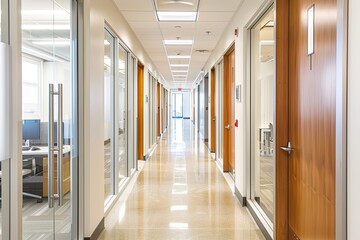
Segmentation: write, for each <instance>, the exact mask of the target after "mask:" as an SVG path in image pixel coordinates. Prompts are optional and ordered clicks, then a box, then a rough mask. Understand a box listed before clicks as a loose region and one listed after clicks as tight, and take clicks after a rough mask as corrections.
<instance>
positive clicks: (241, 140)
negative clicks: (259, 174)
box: [204, 0, 270, 196]
mask: <svg viewBox="0 0 360 240" xmlns="http://www.w3.org/2000/svg"><path fill="white" fill-rule="evenodd" d="M268 2H270V1H268V0H244V1H243V3H242V4H241V5H240V7H239V10H238V11H237V12H236V14H235V15H234V17H233V19H232V21H231V23H230V24H229V26H228V27H227V28H226V30H225V31H224V33H223V34H222V38H221V40H220V42H219V43H218V44H217V46H216V48H215V49H214V51H213V53H212V55H211V56H210V58H209V60H208V62H207V63H206V65H205V67H204V71H205V72H210V70H211V68H212V67H213V66H214V64H215V63H216V62H217V61H218V60H219V59H220V58H221V57H222V56H223V55H224V53H225V52H226V50H227V49H228V48H229V47H230V46H231V44H232V43H233V42H234V41H235V64H236V71H235V85H239V84H241V86H242V88H241V90H242V93H241V95H242V102H241V103H236V104H235V119H238V120H239V127H238V128H235V171H236V172H235V186H236V188H237V189H238V190H239V192H240V193H241V195H242V196H246V192H247V189H246V178H247V159H246V151H248V149H246V145H245V144H246V141H245V137H246V136H245V134H246V125H245V124H246V121H247V119H246V113H245V110H246V105H245V104H247V103H246V101H245V97H244V94H245V93H246V89H247V87H248V86H247V82H246V81H245V79H247V78H246V71H247V69H246V61H245V56H246V50H247V46H246V42H247V37H248V36H247V31H246V28H247V27H246V26H247V24H248V23H249V22H250V21H251V19H252V18H253V16H254V15H255V14H256V13H257V12H258V11H259V9H261V8H262V6H264V4H267V3H268ZM236 28H238V29H239V36H238V37H236V36H235V35H234V29H236Z"/></svg>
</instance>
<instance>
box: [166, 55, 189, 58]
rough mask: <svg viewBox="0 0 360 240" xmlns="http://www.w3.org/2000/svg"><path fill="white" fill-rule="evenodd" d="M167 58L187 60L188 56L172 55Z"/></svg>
mask: <svg viewBox="0 0 360 240" xmlns="http://www.w3.org/2000/svg"><path fill="white" fill-rule="evenodd" d="M168 58H170V59H189V58H190V56H181V55H172V56H168Z"/></svg>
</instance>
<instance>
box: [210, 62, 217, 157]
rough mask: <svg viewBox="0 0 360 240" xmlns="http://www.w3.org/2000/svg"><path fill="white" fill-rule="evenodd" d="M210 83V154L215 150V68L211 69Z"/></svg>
mask: <svg viewBox="0 0 360 240" xmlns="http://www.w3.org/2000/svg"><path fill="white" fill-rule="evenodd" d="M210 82H211V83H210V152H212V153H214V152H215V149H216V113H215V109H216V108H215V98H216V95H215V93H216V89H215V86H216V79H215V67H213V68H212V69H211V74H210Z"/></svg>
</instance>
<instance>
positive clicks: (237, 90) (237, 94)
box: [235, 84, 241, 102]
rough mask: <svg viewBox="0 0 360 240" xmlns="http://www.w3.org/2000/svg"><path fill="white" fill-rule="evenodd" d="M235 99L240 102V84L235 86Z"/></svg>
mask: <svg viewBox="0 0 360 240" xmlns="http://www.w3.org/2000/svg"><path fill="white" fill-rule="evenodd" d="M235 101H236V102H241V84H239V85H236V87H235Z"/></svg>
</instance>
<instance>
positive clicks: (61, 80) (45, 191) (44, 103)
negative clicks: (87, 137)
mask: <svg viewBox="0 0 360 240" xmlns="http://www.w3.org/2000/svg"><path fill="white" fill-rule="evenodd" d="M73 6H74V5H73V1H71V0H62V1H53V0H22V1H21V17H22V26H21V30H22V90H23V91H22V106H23V107H22V110H23V112H22V118H23V121H22V139H23V142H22V143H23V147H22V155H23V158H22V183H23V193H22V195H23V209H22V210H23V211H22V215H23V239H71V238H72V237H74V236H76V234H77V233H76V231H77V229H76V228H77V219H73V217H75V216H77V212H76V209H77V206H76V205H72V204H73V203H76V202H77V200H76V198H77V194H75V193H72V192H71V191H72V187H71V186H78V182H77V179H78V175H77V169H76V168H75V169H74V168H73V166H75V165H76V164H77V162H78V159H79V156H78V152H76V151H75V150H76V149H77V148H78V147H77V142H78V139H77V131H78V125H77V124H78V123H77V120H76V119H78V116H77V114H78V111H77V110H76V109H77V105H78V104H77V99H78V98H77V91H76V90H74V89H76V88H77V86H78V85H77V84H78V79H77V78H76V77H74V76H75V75H76V74H74V72H76V67H74V66H77V63H76V62H75V60H76V58H72V56H75V54H73V53H74V52H76V51H74V49H75V48H76V46H75V45H73V44H74V43H75V42H76V39H77V36H76V34H72V31H73V30H74V31H73V32H76V29H72V26H76V24H72V21H76V19H77V18H76V17H75V16H72V14H74V12H73V9H72V7H73ZM74 211H75V212H74Z"/></svg>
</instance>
